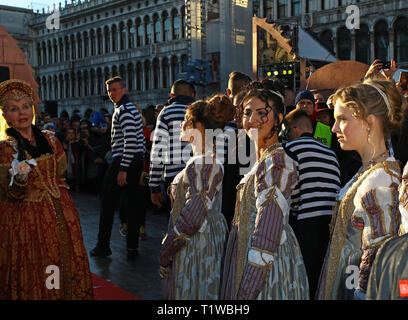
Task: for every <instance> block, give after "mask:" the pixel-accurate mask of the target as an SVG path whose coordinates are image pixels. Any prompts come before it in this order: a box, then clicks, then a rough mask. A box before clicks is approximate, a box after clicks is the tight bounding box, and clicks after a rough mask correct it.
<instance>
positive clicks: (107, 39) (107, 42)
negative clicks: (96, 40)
mask: <svg viewBox="0 0 408 320" xmlns="http://www.w3.org/2000/svg"><path fill="white" fill-rule="evenodd" d="M103 33H104V37H105V53H109V52H110V35H109V28H108V27H105V28H104V32H103Z"/></svg>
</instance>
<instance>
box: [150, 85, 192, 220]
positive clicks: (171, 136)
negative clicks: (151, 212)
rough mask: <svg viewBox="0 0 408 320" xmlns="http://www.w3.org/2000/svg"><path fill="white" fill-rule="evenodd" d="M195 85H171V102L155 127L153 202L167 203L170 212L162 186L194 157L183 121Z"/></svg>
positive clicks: (167, 185)
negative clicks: (182, 137) (183, 136)
mask: <svg viewBox="0 0 408 320" xmlns="http://www.w3.org/2000/svg"><path fill="white" fill-rule="evenodd" d="M194 97H195V88H194V86H193V85H192V84H191V83H189V82H187V81H184V80H177V81H175V82H174V83H173V85H172V87H171V93H170V100H169V105H168V106H166V107H164V108H163V110H162V111H161V112H160V114H159V116H158V118H157V122H156V129H155V130H154V136H153V146H152V150H151V153H150V180H149V187H150V191H151V199H152V203H153V204H155V205H156V206H158V207H162V206H163V205H164V206H165V208H166V211H167V212H166V213H167V214H168V213H170V201H169V200H166V199H164V197H163V194H162V192H161V187H162V185H163V183H164V186H165V190H166V191H167V188H168V187H169V185H170V184H171V182H172V181H173V178H174V177H175V176H176V175H177V174H178V173H179V172H180V171H181V170H183V169H184V167H185V166H186V163H187V161H188V160H189V158H190V157H191V154H192V150H191V146H190V144H189V143H186V142H181V141H180V135H181V126H180V125H181V123H182V122H183V120H184V115H185V113H186V108H187V106H188V105H189V104H191V103H193V102H194Z"/></svg>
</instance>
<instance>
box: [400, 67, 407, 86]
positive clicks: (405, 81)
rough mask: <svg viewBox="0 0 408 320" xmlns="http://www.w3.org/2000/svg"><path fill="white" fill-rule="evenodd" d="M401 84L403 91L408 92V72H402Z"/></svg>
mask: <svg viewBox="0 0 408 320" xmlns="http://www.w3.org/2000/svg"><path fill="white" fill-rule="evenodd" d="M399 83H400V86H401V88H402V90H408V72H407V71H401V73H400V78H399Z"/></svg>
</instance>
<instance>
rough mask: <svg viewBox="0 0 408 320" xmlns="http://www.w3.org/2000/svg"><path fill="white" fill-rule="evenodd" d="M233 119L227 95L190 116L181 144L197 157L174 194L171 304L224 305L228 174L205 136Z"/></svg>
mask: <svg viewBox="0 0 408 320" xmlns="http://www.w3.org/2000/svg"><path fill="white" fill-rule="evenodd" d="M233 116H234V106H233V104H232V102H231V101H230V99H229V98H228V97H227V96H224V95H217V96H215V97H213V98H212V99H211V100H209V101H207V102H205V101H197V102H195V103H193V104H191V105H190V106H188V108H187V110H186V115H185V119H184V122H183V123H182V133H181V137H180V139H181V140H182V141H188V142H191V144H192V147H193V153H194V155H193V157H192V158H191V159H190V160H189V161H188V162H187V164H186V167H185V168H184V169H183V170H182V171H181V172H180V173H179V174H178V175H177V176H176V177H175V178H174V180H173V183H172V186H171V188H170V189H171V190H170V193H171V199H172V200H173V201H172V202H173V205H172V211H171V217H170V220H169V227H168V232H167V235H166V237H165V238H164V240H163V244H162V248H161V251H160V275H161V277H162V278H163V280H162V288H163V295H164V298H165V299H176V300H180V299H182V300H195V299H199V300H214V299H219V295H220V277H221V263H222V257H223V254H224V252H225V243H226V239H227V235H228V226H227V223H226V220H225V217H224V215H223V214H222V212H221V204H222V192H221V188H222V180H223V177H224V172H223V171H224V169H223V166H222V164H221V163H220V162H219V161H218V160H217V159H216V156H215V154H214V143H213V142H214V140H213V139H212V138H210V137H209V136H205V130H206V129H219V128H223V127H224V126H225V124H226V123H227V122H228V121H230V120H231V119H232V118H233Z"/></svg>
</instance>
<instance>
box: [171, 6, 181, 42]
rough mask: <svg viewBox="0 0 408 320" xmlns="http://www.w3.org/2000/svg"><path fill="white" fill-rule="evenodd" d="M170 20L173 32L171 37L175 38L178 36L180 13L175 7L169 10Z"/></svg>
mask: <svg viewBox="0 0 408 320" xmlns="http://www.w3.org/2000/svg"><path fill="white" fill-rule="evenodd" d="M171 20H172V24H173V34H172V39H173V40H177V39H179V38H180V15H179V14H178V12H177V10H176V9H173V11H172V12H171Z"/></svg>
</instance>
